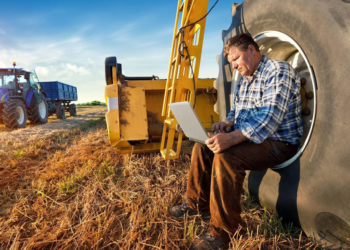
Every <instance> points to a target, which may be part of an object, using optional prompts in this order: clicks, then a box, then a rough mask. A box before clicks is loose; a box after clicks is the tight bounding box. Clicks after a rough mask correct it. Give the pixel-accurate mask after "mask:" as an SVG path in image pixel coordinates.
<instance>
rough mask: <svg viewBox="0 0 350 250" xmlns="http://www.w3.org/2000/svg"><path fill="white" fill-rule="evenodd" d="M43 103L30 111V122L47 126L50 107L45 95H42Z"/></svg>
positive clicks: (37, 104)
mask: <svg viewBox="0 0 350 250" xmlns="http://www.w3.org/2000/svg"><path fill="white" fill-rule="evenodd" d="M41 98H42V101H41V102H40V103H37V102H36V101H35V105H34V106H33V107H31V108H29V109H28V120H29V121H30V122H31V123H33V124H45V123H46V122H47V118H48V105H47V101H46V98H45V96H44V95H41Z"/></svg>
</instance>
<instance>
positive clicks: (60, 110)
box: [56, 103, 66, 119]
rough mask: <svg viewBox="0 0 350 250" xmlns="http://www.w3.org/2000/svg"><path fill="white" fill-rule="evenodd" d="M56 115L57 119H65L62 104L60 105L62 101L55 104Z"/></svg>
mask: <svg viewBox="0 0 350 250" xmlns="http://www.w3.org/2000/svg"><path fill="white" fill-rule="evenodd" d="M56 117H57V118H58V119H66V113H65V110H64V106H63V105H62V103H58V104H57V106H56Z"/></svg>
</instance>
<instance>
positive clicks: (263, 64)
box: [252, 55, 267, 80]
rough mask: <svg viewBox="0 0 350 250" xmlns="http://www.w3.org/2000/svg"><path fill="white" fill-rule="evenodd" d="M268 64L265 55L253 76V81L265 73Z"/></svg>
mask: <svg viewBox="0 0 350 250" xmlns="http://www.w3.org/2000/svg"><path fill="white" fill-rule="evenodd" d="M266 62H267V58H266V57H265V56H264V55H263V56H262V58H261V61H260V63H259V65H258V68H257V69H256V70H255V72H254V74H253V77H252V80H253V79H254V78H255V77H256V76H257V75H259V74H260V73H261V72H262V71H263V69H264V68H265V64H266Z"/></svg>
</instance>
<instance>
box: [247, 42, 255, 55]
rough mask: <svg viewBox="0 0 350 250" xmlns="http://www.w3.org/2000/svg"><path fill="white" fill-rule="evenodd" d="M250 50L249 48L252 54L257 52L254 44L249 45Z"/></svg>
mask: <svg viewBox="0 0 350 250" xmlns="http://www.w3.org/2000/svg"><path fill="white" fill-rule="evenodd" d="M248 50H249V53H250V54H251V55H254V54H255V48H254V46H253V45H251V44H250V45H249V46H248Z"/></svg>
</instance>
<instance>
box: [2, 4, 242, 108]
mask: <svg viewBox="0 0 350 250" xmlns="http://www.w3.org/2000/svg"><path fill="white" fill-rule="evenodd" d="M242 1H243V0H236V1H234V0H219V2H218V3H217V5H216V6H215V8H214V9H213V10H212V12H211V13H210V14H209V15H208V16H207V21H206V30H205V35H204V43H203V50H202V60H201V65H200V72H199V77H200V78H216V77H217V76H218V73H219V69H218V65H217V62H216V56H217V55H219V54H221V52H222V47H223V42H222V39H221V32H222V30H225V29H228V28H229V26H230V24H231V20H232V15H231V6H232V4H233V2H238V3H241V2H242ZM177 2H178V1H176V0H166V1H164V0H162V1H160V0H149V1H142V0H135V1H132V0H129V1H126V0H124V1H121V0H114V1H104V0H100V1H97V0H84V1H83V0H80V1H79V0H74V1H73V0H70V1H68V0H60V1H44V0H32V1H29V2H28V1H24V0H18V1H16V4H14V3H13V2H11V1H3V2H2V3H1V9H2V12H1V15H0V68H11V67H12V63H13V62H16V63H17V67H18V68H24V69H26V70H31V69H34V70H35V71H36V73H37V75H38V78H39V80H40V81H59V82H63V83H67V84H70V85H73V86H76V87H77V88H78V101H77V103H83V102H90V101H93V100H98V101H103V102H104V86H105V85H106V83H105V75H104V61H105V58H106V57H109V56H116V57H117V61H118V63H121V64H122V67H123V74H124V75H126V76H152V75H156V76H159V77H160V78H161V79H165V78H166V76H167V72H168V64H169V58H170V52H171V43H172V39H173V31H174V24H175V15H176V8H177ZM215 2H216V0H209V5H208V10H209V9H210V7H211V6H212V5H213V4H214V3H215ZM5 10H6V11H5Z"/></svg>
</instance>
